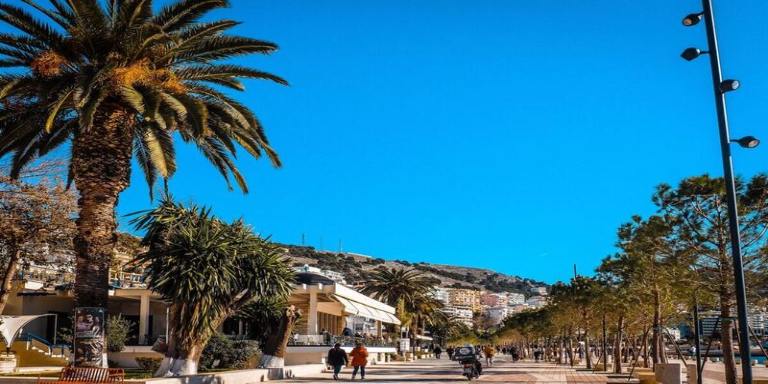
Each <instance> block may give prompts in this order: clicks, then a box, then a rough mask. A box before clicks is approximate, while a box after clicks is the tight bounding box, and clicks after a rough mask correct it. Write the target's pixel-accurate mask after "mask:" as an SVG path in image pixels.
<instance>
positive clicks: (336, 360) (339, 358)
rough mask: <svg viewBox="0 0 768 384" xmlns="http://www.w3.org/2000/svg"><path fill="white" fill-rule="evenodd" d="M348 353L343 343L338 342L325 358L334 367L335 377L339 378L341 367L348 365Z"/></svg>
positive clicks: (335, 378)
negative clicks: (342, 346) (342, 347)
mask: <svg viewBox="0 0 768 384" xmlns="http://www.w3.org/2000/svg"><path fill="white" fill-rule="evenodd" d="M347 361H349V359H348V358H347V353H346V352H344V350H343V349H341V344H339V343H336V344H335V345H334V346H333V348H331V349H330V350H329V351H328V357H327V358H326V359H325V362H326V364H328V365H330V366H332V367H333V379H334V380H338V379H339V372H341V368H342V367H343V366H345V365H347Z"/></svg>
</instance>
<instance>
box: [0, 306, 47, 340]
mask: <svg viewBox="0 0 768 384" xmlns="http://www.w3.org/2000/svg"><path fill="white" fill-rule="evenodd" d="M46 316H54V317H56V315H55V314H53V313H46V314H44V315H28V316H0V335H2V336H3V339H5V343H6V344H5V345H7V346H8V347H9V348H10V347H11V346H12V345H13V342H14V340H16V337H17V336H18V333H19V330H20V329H21V328H22V327H24V326H25V325H27V323H29V322H30V321H32V320H35V319H39V318H41V317H46Z"/></svg>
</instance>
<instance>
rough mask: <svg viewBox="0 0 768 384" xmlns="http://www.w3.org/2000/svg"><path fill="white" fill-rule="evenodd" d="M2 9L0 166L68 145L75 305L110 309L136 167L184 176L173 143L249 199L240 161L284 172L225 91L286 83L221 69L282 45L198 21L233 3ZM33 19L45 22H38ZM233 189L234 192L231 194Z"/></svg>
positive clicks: (70, 3)
mask: <svg viewBox="0 0 768 384" xmlns="http://www.w3.org/2000/svg"><path fill="white" fill-rule="evenodd" d="M22 1H23V2H24V3H25V4H26V6H22V7H17V6H13V5H9V4H7V3H0V21H2V22H4V23H5V24H6V26H8V27H12V29H14V30H15V31H14V32H12V33H0V66H2V67H8V68H13V69H10V70H8V71H6V72H5V73H3V74H0V157H6V156H10V157H11V162H12V170H11V172H12V174H13V175H18V174H19V172H20V170H21V169H22V168H23V167H24V166H25V165H27V164H29V163H30V162H32V161H34V160H35V159H36V158H38V157H40V156H44V155H46V154H48V153H50V152H51V151H52V150H54V149H56V148H58V147H60V146H62V144H64V143H67V142H71V144H72V145H71V153H70V154H69V158H70V167H69V177H70V182H72V181H73V182H74V183H75V186H76V187H77V190H78V192H79V194H80V198H79V201H78V206H79V218H78V220H77V230H78V234H77V236H76V237H75V239H74V246H75V251H76V254H77V265H76V276H77V277H76V284H75V305H77V306H97V307H106V304H107V286H108V268H109V260H110V258H111V256H112V254H113V250H114V247H115V241H116V236H115V227H116V224H115V206H116V205H117V201H118V196H119V195H120V193H121V192H122V191H123V190H124V189H125V188H126V187H128V184H129V179H130V178H129V176H130V172H131V159H132V158H135V159H136V161H137V162H138V164H139V165H140V166H141V168H142V170H143V171H144V174H145V176H146V180H147V182H148V183H149V184H150V190H152V185H153V184H154V183H155V181H156V180H157V179H159V178H163V179H167V178H169V177H171V176H172V175H173V174H174V172H175V170H176V159H175V156H174V141H175V140H177V139H180V140H183V141H184V142H186V143H190V144H193V145H195V146H196V147H197V148H198V149H199V150H200V152H201V153H202V154H203V155H204V156H205V157H206V158H207V159H208V160H209V161H210V162H211V163H212V164H213V165H214V167H216V169H218V170H219V171H220V172H221V174H222V175H223V176H224V179H225V180H226V182H227V185H228V186H229V185H230V180H234V182H235V183H236V184H237V185H238V186H239V187H240V188H241V189H242V190H243V191H247V187H246V183H245V180H244V179H243V176H242V175H241V174H240V172H238V170H237V168H236V167H235V164H234V162H233V158H234V157H235V153H236V148H237V147H241V148H242V149H244V150H245V151H247V152H248V153H249V154H250V155H252V156H253V157H257V158H258V157H260V156H262V154H266V156H267V157H268V158H269V159H270V160H271V161H272V163H273V164H274V165H275V166H279V165H280V161H279V160H278V157H277V155H276V153H275V151H273V150H272V148H271V147H270V145H269V143H268V141H267V137H266V136H265V134H264V131H263V129H262V127H261V125H260V124H259V121H258V120H257V118H256V117H255V116H254V114H253V113H252V112H251V111H250V110H249V109H248V108H247V107H246V106H244V105H243V104H241V103H239V102H238V101H236V100H234V99H233V98H231V97H230V96H228V95H227V94H226V93H225V92H224V91H223V90H224V89H227V88H228V89H234V90H237V91H242V90H243V89H244V87H243V84H242V83H241V82H240V79H243V78H256V79H266V80H270V81H274V82H277V83H279V84H286V82H285V81H284V80H283V79H281V78H280V77H277V76H275V75H272V74H269V73H266V72H262V71H259V70H256V69H253V68H249V67H244V66H239V65H234V64H222V63H221V61H222V60H225V59H230V58H233V57H236V56H240V55H246V54H254V53H258V54H268V53H271V52H274V51H275V50H276V49H277V46H276V45H275V44H273V43H270V42H267V41H262V40H257V39H253V38H249V37H242V36H234V35H229V34H226V32H227V30H228V29H230V28H232V27H234V26H236V25H237V24H238V23H237V22H235V21H232V20H215V21H201V18H202V17H203V16H204V15H206V14H207V13H209V12H210V11H212V10H215V9H217V8H222V7H225V6H227V5H228V4H227V1H226V0H176V1H175V2H172V3H170V4H169V5H166V6H165V7H163V8H162V9H160V10H155V9H153V4H152V1H151V0H66V1H64V0H48V3H49V4H47V5H41V4H39V2H38V1H36V0H22ZM35 13H36V14H37V15H38V16H39V17H37V16H35V15H34V14H35ZM230 188H231V186H230Z"/></svg>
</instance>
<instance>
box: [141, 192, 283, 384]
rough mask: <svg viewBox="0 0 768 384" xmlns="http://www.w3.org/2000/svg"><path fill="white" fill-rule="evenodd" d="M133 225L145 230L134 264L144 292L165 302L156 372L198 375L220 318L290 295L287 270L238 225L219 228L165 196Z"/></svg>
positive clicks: (272, 248) (277, 255) (271, 249)
mask: <svg viewBox="0 0 768 384" xmlns="http://www.w3.org/2000/svg"><path fill="white" fill-rule="evenodd" d="M133 224H134V225H135V226H136V229H137V230H142V231H146V234H145V236H144V238H143V240H142V244H143V245H144V246H146V247H147V251H146V252H143V253H141V254H139V255H138V256H137V257H136V260H135V262H136V263H137V264H138V265H142V266H144V272H145V274H146V276H147V285H148V287H149V288H150V289H152V290H153V291H155V292H157V293H159V294H161V295H162V296H163V298H164V299H165V300H167V301H168V302H169V303H171V305H170V308H169V327H170V329H169V340H168V350H167V352H166V354H165V359H164V360H163V363H162V365H161V367H160V369H159V370H158V371H157V372H156V375H168V374H170V375H185V374H194V373H197V362H198V359H199V358H200V353H201V352H202V350H203V348H204V347H205V345H206V343H207V342H208V339H210V337H211V336H212V335H213V334H215V333H216V330H217V329H218V328H219V326H220V325H221V324H222V323H223V322H224V320H226V319H227V318H229V317H232V316H236V315H238V314H239V313H240V312H241V311H253V310H254V306H258V304H259V303H260V302H264V301H276V302H285V301H286V300H287V299H288V296H290V293H291V289H292V283H293V279H294V277H293V271H292V270H291V269H290V267H289V265H288V263H286V262H285V260H284V258H283V257H282V252H281V251H280V248H279V247H277V246H276V245H274V244H271V243H269V242H268V241H266V240H265V239H263V238H260V237H259V236H257V235H255V234H254V233H253V231H252V230H251V229H250V228H249V227H248V226H246V225H245V224H244V223H243V222H242V221H239V220H238V221H235V222H233V223H225V222H223V221H221V220H219V219H217V218H216V217H214V216H212V215H211V213H210V211H209V210H208V209H203V208H199V207H196V206H194V205H192V206H189V207H186V206H183V205H181V204H177V203H174V202H172V201H171V200H170V199H168V198H166V199H164V200H163V202H162V203H161V204H160V206H158V207H157V208H155V209H153V210H151V211H148V212H145V213H143V214H141V216H138V217H136V218H135V219H134V220H133Z"/></svg>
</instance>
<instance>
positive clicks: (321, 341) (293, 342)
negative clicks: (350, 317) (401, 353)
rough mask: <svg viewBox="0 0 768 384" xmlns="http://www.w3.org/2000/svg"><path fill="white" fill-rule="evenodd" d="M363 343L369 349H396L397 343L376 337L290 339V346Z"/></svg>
mask: <svg viewBox="0 0 768 384" xmlns="http://www.w3.org/2000/svg"><path fill="white" fill-rule="evenodd" d="M357 342H362V343H363V344H365V345H366V346H368V347H395V346H397V342H396V341H393V340H387V339H383V338H375V337H354V336H333V335H293V336H292V337H291V338H290V339H288V345H289V346H329V347H330V346H332V345H334V344H336V343H339V344H341V346H343V347H354V346H355V344H356V343H357Z"/></svg>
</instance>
